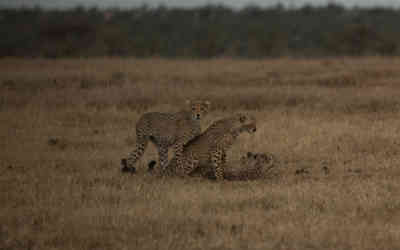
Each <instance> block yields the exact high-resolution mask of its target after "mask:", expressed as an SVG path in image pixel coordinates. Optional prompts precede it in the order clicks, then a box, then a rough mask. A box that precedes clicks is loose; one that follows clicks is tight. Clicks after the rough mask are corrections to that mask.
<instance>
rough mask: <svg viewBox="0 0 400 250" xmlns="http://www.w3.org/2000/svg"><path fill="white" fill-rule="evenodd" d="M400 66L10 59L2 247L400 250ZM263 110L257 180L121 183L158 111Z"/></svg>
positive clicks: (3, 65)
mask: <svg viewBox="0 0 400 250" xmlns="http://www.w3.org/2000/svg"><path fill="white" fill-rule="evenodd" d="M399 69H400V59H399V58H391V59H390V58H379V57H370V58H360V59H351V58H338V59H319V60H301V59H296V60H295V59H276V60H260V61H256V60H255V61H246V60H231V59H216V60H207V61H201V60H199V61H195V60H162V59H148V60H135V59H90V60H83V59H82V60H40V59H32V60H22V59H2V60H0V71H1V74H0V148H1V150H0V160H1V162H0V204H1V205H0V249H8V250H11V249H13V250H14V249H85V250H86V249H174V250H175V249H185V250H186V249H360V250H361V249H400V199H399V197H400V181H399V180H400V169H399V168H400V166H399V163H400V117H399V116H400V98H399V97H400V70H399ZM188 98H189V99H190V98H205V99H209V100H210V101H211V102H212V103H213V110H212V112H211V113H210V115H209V116H208V117H207V118H206V119H205V120H204V122H203V124H202V125H203V127H205V126H207V125H209V124H210V123H211V122H212V121H214V120H215V119H218V118H220V117H224V116H226V115H228V114H232V113H234V112H238V111H243V112H250V113H252V114H254V115H255V116H256V117H257V119H258V130H257V132H256V133H255V135H243V136H241V137H240V138H239V142H238V143H237V145H235V146H234V147H233V148H232V150H231V152H229V156H228V157H229V162H230V164H233V165H234V164H235V161H236V160H237V159H238V158H239V157H240V155H242V154H244V153H246V152H247V151H253V152H269V153H272V154H274V155H275V156H276V158H277V159H278V160H279V165H278V166H277V167H276V171H275V172H276V174H275V175H273V176H271V177H268V178H265V179H261V180H257V181H249V182H215V181H210V180H205V179H201V178H184V179H181V178H170V179H166V178H165V179H163V178H157V177H153V176H150V175H148V174H147V173H146V164H147V162H148V161H149V160H151V159H156V157H157V154H156V151H155V149H154V148H153V147H149V149H148V151H147V152H146V154H145V156H144V157H143V159H142V160H141V161H140V162H139V166H138V173H137V174H136V175H123V174H121V173H120V165H119V164H120V159H121V158H122V157H125V156H126V155H127V154H128V152H129V151H130V150H132V149H133V147H134V145H135V133H134V127H135V123H136V121H137V120H138V118H139V116H140V115H141V114H142V113H144V112H146V111H155V110H157V111H177V110H179V109H181V108H182V107H183V106H184V103H185V100H186V99H188Z"/></svg>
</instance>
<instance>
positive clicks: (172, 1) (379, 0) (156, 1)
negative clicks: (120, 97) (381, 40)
mask: <svg viewBox="0 0 400 250" xmlns="http://www.w3.org/2000/svg"><path fill="white" fill-rule="evenodd" d="M279 2H281V3H283V4H286V5H294V6H301V5H304V4H305V3H312V4H326V3H329V2H334V3H338V4H342V5H345V6H354V5H357V6H395V7H400V0H0V6H7V7H10V6H11V7H19V6H35V5H40V6H42V7H50V8H65V7H74V6H77V5H82V6H99V7H115V6H118V7H122V8H124V7H133V6H138V5H142V4H143V3H146V4H147V5H149V6H158V5H160V4H164V5H166V6H184V7H192V6H198V5H205V4H210V3H211V4H218V3H222V4H224V5H227V6H233V7H236V8H240V7H243V6H246V5H249V4H255V5H259V6H268V5H271V4H272V5H274V4H276V3H279Z"/></svg>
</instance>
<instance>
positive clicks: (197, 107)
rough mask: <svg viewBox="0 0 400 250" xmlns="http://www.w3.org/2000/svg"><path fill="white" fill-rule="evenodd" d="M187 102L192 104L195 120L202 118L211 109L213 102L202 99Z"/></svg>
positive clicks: (191, 109)
mask: <svg viewBox="0 0 400 250" xmlns="http://www.w3.org/2000/svg"><path fill="white" fill-rule="evenodd" d="M186 104H187V105H189V106H190V112H191V113H192V118H193V120H201V119H202V118H203V117H204V116H205V115H206V114H207V113H208V112H209V111H210V105H211V103H210V102H209V101H202V100H193V101H192V100H187V101H186Z"/></svg>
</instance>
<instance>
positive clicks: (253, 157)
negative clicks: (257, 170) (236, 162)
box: [240, 152, 275, 167]
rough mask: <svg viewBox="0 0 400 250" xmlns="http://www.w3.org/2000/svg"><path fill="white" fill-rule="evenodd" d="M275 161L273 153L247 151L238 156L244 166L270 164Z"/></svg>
mask: <svg viewBox="0 0 400 250" xmlns="http://www.w3.org/2000/svg"><path fill="white" fill-rule="evenodd" d="M274 162H275V159H274V157H273V155H271V154H267V153H252V152H247V154H246V155H244V156H242V157H241V158H240V163H241V164H242V165H243V166H244V165H245V166H253V167H254V166H272V165H273V164H274Z"/></svg>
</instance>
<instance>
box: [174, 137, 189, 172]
mask: <svg viewBox="0 0 400 250" xmlns="http://www.w3.org/2000/svg"><path fill="white" fill-rule="evenodd" d="M183 145H185V143H184V141H183V140H179V141H178V142H177V143H175V145H174V157H175V158H176V165H177V167H178V168H183V167H184V164H188V162H187V161H186V159H184V156H183ZM185 173H186V171H185Z"/></svg>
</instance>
